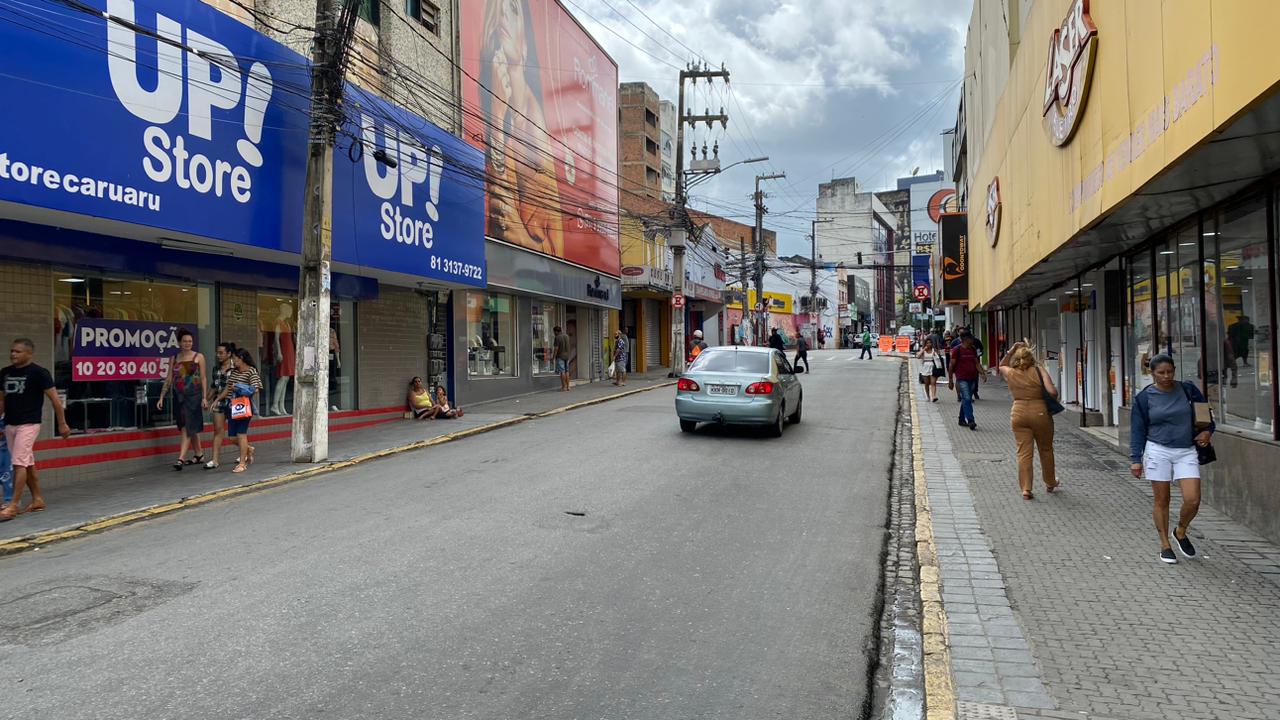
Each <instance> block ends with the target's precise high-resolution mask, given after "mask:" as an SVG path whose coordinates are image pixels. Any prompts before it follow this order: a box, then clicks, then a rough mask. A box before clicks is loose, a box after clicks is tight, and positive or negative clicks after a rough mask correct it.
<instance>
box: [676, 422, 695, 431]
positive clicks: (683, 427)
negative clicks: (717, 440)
mask: <svg viewBox="0 0 1280 720" xmlns="http://www.w3.org/2000/svg"><path fill="white" fill-rule="evenodd" d="M697 428H698V422H697V421H696V420H681V421H680V432H693V431H694V430H696V429H697Z"/></svg>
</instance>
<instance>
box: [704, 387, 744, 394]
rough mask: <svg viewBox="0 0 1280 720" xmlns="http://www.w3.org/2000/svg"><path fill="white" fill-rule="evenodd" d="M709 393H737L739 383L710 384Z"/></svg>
mask: <svg viewBox="0 0 1280 720" xmlns="http://www.w3.org/2000/svg"><path fill="white" fill-rule="evenodd" d="M707 394H708V395H737V394H738V386H737V385H708V386H707Z"/></svg>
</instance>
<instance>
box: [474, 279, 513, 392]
mask: <svg viewBox="0 0 1280 720" xmlns="http://www.w3.org/2000/svg"><path fill="white" fill-rule="evenodd" d="M515 311H516V302H515V298H513V297H512V296H510V295H497V294H492V293H477V292H471V293H467V375H468V376H469V377H472V378H492V377H515V374H516V368H515V354H514V353H513V351H514V350H515V348H516V347H517V345H516V314H515Z"/></svg>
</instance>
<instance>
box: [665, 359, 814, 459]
mask: <svg viewBox="0 0 1280 720" xmlns="http://www.w3.org/2000/svg"><path fill="white" fill-rule="evenodd" d="M803 404H804V390H803V389H802V388H801V387H800V380H799V379H798V378H797V377H796V373H795V371H794V370H793V369H792V367H791V363H789V362H787V357H786V356H785V355H783V354H782V353H780V352H778V351H777V350H773V349H771V348H761V347H739V346H723V347H713V348H707V349H706V350H703V351H702V353H701V354H700V355H698V357H697V358H695V359H694V361H693V364H691V365H690V366H689V369H688V370H686V371H685V373H684V374H683V375H681V376H680V379H679V381H678V382H677V384H676V415H677V416H678V417H679V418H680V429H681V430H683V431H684V432H693V431H694V430H695V429H696V428H697V427H698V423H700V422H713V423H717V424H720V425H760V426H765V427H767V428H768V430H769V434H770V435H772V436H774V437H781V435H782V429H783V427H784V426H785V425H786V423H787V421H788V420H789V421H791V422H794V423H798V422H800V411H801V409H802V405H803Z"/></svg>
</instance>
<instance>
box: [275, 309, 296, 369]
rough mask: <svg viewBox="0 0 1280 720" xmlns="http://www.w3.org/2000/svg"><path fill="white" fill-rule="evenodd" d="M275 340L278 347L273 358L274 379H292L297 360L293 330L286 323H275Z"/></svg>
mask: <svg viewBox="0 0 1280 720" xmlns="http://www.w3.org/2000/svg"><path fill="white" fill-rule="evenodd" d="M275 340H276V344H277V347H279V353H278V354H277V356H276V358H275V361H276V377H293V373H294V369H295V367H296V365H297V358H296V356H295V354H294V347H293V329H292V328H290V327H289V325H288V323H285V322H278V323H276V332H275Z"/></svg>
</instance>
